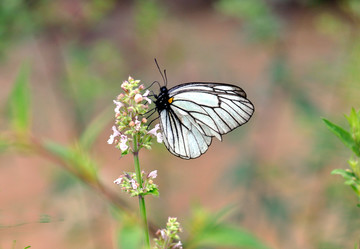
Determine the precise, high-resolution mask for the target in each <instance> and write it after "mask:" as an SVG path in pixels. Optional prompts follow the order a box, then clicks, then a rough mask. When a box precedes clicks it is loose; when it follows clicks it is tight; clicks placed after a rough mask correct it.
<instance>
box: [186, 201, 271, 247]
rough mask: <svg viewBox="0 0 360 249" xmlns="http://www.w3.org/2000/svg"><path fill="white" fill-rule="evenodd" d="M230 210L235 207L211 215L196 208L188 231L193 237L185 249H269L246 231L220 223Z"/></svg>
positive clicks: (200, 208)
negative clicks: (218, 247) (207, 248)
mask: <svg viewBox="0 0 360 249" xmlns="http://www.w3.org/2000/svg"><path fill="white" fill-rule="evenodd" d="M230 210H233V206H230V207H225V208H224V209H222V210H220V211H219V212H216V213H211V212H209V211H207V210H205V209H204V208H202V207H196V208H194V210H193V217H192V219H191V221H190V224H189V225H190V227H189V229H188V230H189V233H190V234H191V237H190V239H189V241H187V242H186V243H185V244H186V245H185V247H184V248H198V247H201V246H211V247H213V246H220V247H221V246H228V247H235V248H252V249H265V248H269V247H268V246H266V245H265V244H264V243H263V242H261V241H260V240H259V239H258V238H256V236H254V235H253V234H251V233H250V232H248V231H246V230H245V229H243V228H240V227H236V226H235V225H230V224H226V223H225V222H223V221H220V220H221V219H222V218H223V217H224V215H226V214H228V213H229V211H230Z"/></svg>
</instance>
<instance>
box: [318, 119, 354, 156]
mask: <svg viewBox="0 0 360 249" xmlns="http://www.w3.org/2000/svg"><path fill="white" fill-rule="evenodd" d="M322 120H323V121H324V123H325V124H326V126H327V127H328V128H329V130H331V131H332V132H333V133H334V134H335V135H336V136H337V137H338V138H340V140H341V141H342V142H343V143H344V144H345V145H346V146H347V147H348V148H350V149H351V150H352V151H353V152H354V153H355V154H356V155H357V156H360V151H359V149H357V146H356V143H355V141H354V139H353V138H352V137H351V135H350V133H349V132H347V131H346V130H344V129H343V128H342V127H340V126H338V125H336V124H334V123H332V122H330V121H329V120H327V119H325V118H323V119H322Z"/></svg>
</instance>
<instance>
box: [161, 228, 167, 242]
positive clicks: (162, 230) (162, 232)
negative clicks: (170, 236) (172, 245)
mask: <svg viewBox="0 0 360 249" xmlns="http://www.w3.org/2000/svg"><path fill="white" fill-rule="evenodd" d="M160 235H161V237H162V238H163V239H164V240H166V239H167V236H166V233H165V231H164V229H161V230H160Z"/></svg>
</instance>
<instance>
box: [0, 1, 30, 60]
mask: <svg viewBox="0 0 360 249" xmlns="http://www.w3.org/2000/svg"><path fill="white" fill-rule="evenodd" d="M30 20H31V21H30ZM35 23H36V22H35V20H34V18H33V12H32V11H31V9H30V8H29V6H28V3H27V1H26V0H1V1H0V27H1V28H0V41H1V42H0V58H1V57H3V56H4V55H5V53H6V51H7V50H8V48H9V46H11V45H12V44H13V43H14V41H16V40H17V39H19V38H21V36H23V35H24V34H29V33H30V32H31V31H33V30H34V26H36V25H35Z"/></svg>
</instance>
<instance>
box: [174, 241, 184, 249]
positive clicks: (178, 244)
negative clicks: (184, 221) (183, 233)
mask: <svg viewBox="0 0 360 249" xmlns="http://www.w3.org/2000/svg"><path fill="white" fill-rule="evenodd" d="M172 248H174V249H175V248H177V249H182V248H183V247H182V244H181V241H179V242H178V243H176V244H175V245H174V246H173V247H172Z"/></svg>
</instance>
